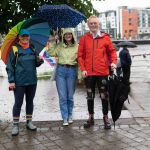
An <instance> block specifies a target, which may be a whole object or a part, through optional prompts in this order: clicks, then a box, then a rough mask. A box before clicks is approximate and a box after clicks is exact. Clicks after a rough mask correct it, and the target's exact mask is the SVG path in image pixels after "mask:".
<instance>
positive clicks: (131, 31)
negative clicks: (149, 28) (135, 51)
mask: <svg viewBox="0 0 150 150" xmlns="http://www.w3.org/2000/svg"><path fill="white" fill-rule="evenodd" d="M138 14H139V10H138V9H136V8H128V7H127V6H121V7H118V15H117V20H118V26H117V27H118V29H117V31H118V38H121V39H127V40H128V39H137V38H138Z"/></svg>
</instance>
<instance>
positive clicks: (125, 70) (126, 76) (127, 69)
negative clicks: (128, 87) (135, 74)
mask: <svg viewBox="0 0 150 150" xmlns="http://www.w3.org/2000/svg"><path fill="white" fill-rule="evenodd" d="M130 70H131V67H130V66H127V67H122V71H123V80H124V82H125V83H126V84H129V82H130V74H131V71H130Z"/></svg>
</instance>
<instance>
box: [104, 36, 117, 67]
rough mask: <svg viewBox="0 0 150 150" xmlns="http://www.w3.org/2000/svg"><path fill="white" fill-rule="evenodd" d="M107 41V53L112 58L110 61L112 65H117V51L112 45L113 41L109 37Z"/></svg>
mask: <svg viewBox="0 0 150 150" xmlns="http://www.w3.org/2000/svg"><path fill="white" fill-rule="evenodd" d="M106 41H107V51H108V53H109V57H110V60H111V63H114V64H116V65H117V53H116V49H115V47H114V45H113V43H112V41H111V40H110V38H109V37H107V39H106Z"/></svg>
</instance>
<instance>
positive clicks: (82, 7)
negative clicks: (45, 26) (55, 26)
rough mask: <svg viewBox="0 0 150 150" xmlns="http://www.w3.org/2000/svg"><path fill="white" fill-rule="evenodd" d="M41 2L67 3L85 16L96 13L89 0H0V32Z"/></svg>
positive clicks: (14, 23)
mask: <svg viewBox="0 0 150 150" xmlns="http://www.w3.org/2000/svg"><path fill="white" fill-rule="evenodd" d="M43 4H67V5H69V6H70V7H72V8H74V9H77V10H79V11H80V12H82V13H83V14H84V15H85V16H86V17H88V16H90V15H92V14H95V15H97V14H98V12H97V11H96V10H95V9H94V8H93V5H92V3H91V0H0V24H1V28H0V33H7V32H8V30H9V29H10V28H11V27H13V26H14V25H16V24H17V23H18V22H20V21H22V20H24V19H27V18H30V17H31V16H32V15H33V14H34V13H35V12H36V11H37V10H38V8H39V6H41V5H43Z"/></svg>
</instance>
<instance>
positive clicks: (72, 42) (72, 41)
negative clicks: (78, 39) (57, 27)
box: [63, 33, 75, 45]
mask: <svg viewBox="0 0 150 150" xmlns="http://www.w3.org/2000/svg"><path fill="white" fill-rule="evenodd" d="M71 34H72V33H71ZM64 35H65V34H64ZM63 43H65V44H66V45H68V43H67V41H66V40H65V37H64V36H63ZM71 44H75V40H74V37H73V34H72V40H71Z"/></svg>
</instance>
